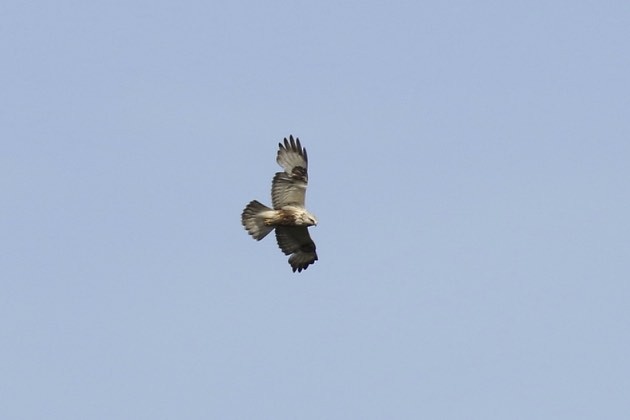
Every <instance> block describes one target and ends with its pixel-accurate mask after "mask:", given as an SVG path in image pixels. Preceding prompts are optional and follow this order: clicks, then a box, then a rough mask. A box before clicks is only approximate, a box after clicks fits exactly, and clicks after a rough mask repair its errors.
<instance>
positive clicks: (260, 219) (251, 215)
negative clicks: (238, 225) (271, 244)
mask: <svg viewBox="0 0 630 420" xmlns="http://www.w3.org/2000/svg"><path fill="white" fill-rule="evenodd" d="M267 211H273V209H270V208H269V207H267V206H265V205H264V204H261V203H259V202H258V201H256V200H254V201H251V202H250V203H249V204H248V205H247V206H246V207H245V210H243V214H242V215H241V222H242V223H243V226H245V229H246V230H247V232H248V233H249V234H250V235H252V236H253V237H254V239H256V240H257V241H260V240H261V239H262V238H264V237H265V236H267V235H268V234H269V232H271V231H272V230H273V228H274V227H273V226H267V225H265V218H264V213H265V212H267Z"/></svg>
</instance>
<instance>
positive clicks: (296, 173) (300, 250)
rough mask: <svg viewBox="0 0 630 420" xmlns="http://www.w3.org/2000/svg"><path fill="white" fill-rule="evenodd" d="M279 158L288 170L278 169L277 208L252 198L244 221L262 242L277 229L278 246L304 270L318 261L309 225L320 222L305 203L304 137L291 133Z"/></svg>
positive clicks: (273, 195) (275, 181) (274, 196)
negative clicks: (307, 208) (301, 142)
mask: <svg viewBox="0 0 630 420" xmlns="http://www.w3.org/2000/svg"><path fill="white" fill-rule="evenodd" d="M276 161H277V162H278V164H279V165H280V166H282V168H283V169H284V172H277V173H276V174H275V176H274V177H273V181H272V184H271V201H272V204H273V208H269V207H267V206H265V205H264V204H262V203H260V202H259V201H256V200H254V201H251V202H250V203H249V204H248V205H247V206H246V207H245V209H244V210H243V213H242V214H241V222H242V224H243V226H244V227H245V229H246V230H247V232H248V233H249V234H250V235H252V237H253V238H254V239H256V240H258V241H259V240H261V239H262V238H264V237H265V236H267V235H268V234H269V233H270V232H271V231H272V230H274V229H275V230H276V240H277V242H278V246H279V247H280V249H281V250H282V252H284V253H285V255H290V257H289V264H291V267H292V268H293V271H294V272H295V271H298V272H300V271H302V270H305V269H306V268H308V266H309V265H311V264H313V263H314V262H315V261H317V253H316V251H315V249H316V248H315V243H314V242H313V240H312V239H311V237H310V235H309V233H308V227H309V226H315V225H317V219H316V218H315V216H313V215H312V214H311V213H309V212H308V211H307V210H306V208H305V206H304V199H305V195H306V187H307V185H308V156H307V154H306V149H305V148H303V147H302V145H301V144H300V140H299V139H298V138H295V139H294V138H293V136H289V139H288V140H287V139H286V138H285V139H284V144H282V143H280V144H279V150H278V156H277V158H276Z"/></svg>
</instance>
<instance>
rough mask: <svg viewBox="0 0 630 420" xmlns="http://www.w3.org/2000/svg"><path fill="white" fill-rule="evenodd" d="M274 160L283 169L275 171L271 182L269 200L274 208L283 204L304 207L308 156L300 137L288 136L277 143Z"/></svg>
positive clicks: (278, 207)
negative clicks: (276, 152) (282, 170)
mask: <svg viewBox="0 0 630 420" xmlns="http://www.w3.org/2000/svg"><path fill="white" fill-rule="evenodd" d="M278 146H279V149H278V156H277V158H276V162H278V164H279V165H280V166H282V168H283V169H284V172H277V173H276V175H275V176H274V177H273V182H272V184H271V201H272V203H273V208H274V209H280V208H282V207H284V206H297V207H304V198H305V196H306V187H307V185H308V156H307V154H306V149H305V148H303V147H302V145H301V144H300V139H298V138H297V137H296V138H295V139H294V138H293V136H289V139H288V140H287V139H286V138H285V139H284V144H282V143H279V144H278Z"/></svg>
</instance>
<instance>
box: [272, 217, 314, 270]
mask: <svg viewBox="0 0 630 420" xmlns="http://www.w3.org/2000/svg"><path fill="white" fill-rule="evenodd" d="M276 240H277V241H278V246H279V247H280V249H281V250H282V252H284V254H285V255H291V256H290V257H289V264H291V267H292V268H293V272H295V271H298V272H300V271H302V270H306V269H307V268H308V266H309V265H311V264H313V263H314V262H315V261H317V252H315V242H313V240H312V239H311V236H310V235H309V234H308V229H307V228H306V227H304V226H278V227H276Z"/></svg>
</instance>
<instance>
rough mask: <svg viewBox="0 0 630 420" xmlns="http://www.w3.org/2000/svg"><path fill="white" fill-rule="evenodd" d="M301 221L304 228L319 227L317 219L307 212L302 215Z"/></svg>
mask: <svg viewBox="0 0 630 420" xmlns="http://www.w3.org/2000/svg"><path fill="white" fill-rule="evenodd" d="M300 219H301V221H302V224H303V225H304V226H317V218H316V217H315V216H314V215H312V214H311V213H309V212H307V211H304V213H302V215H301V217H300Z"/></svg>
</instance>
